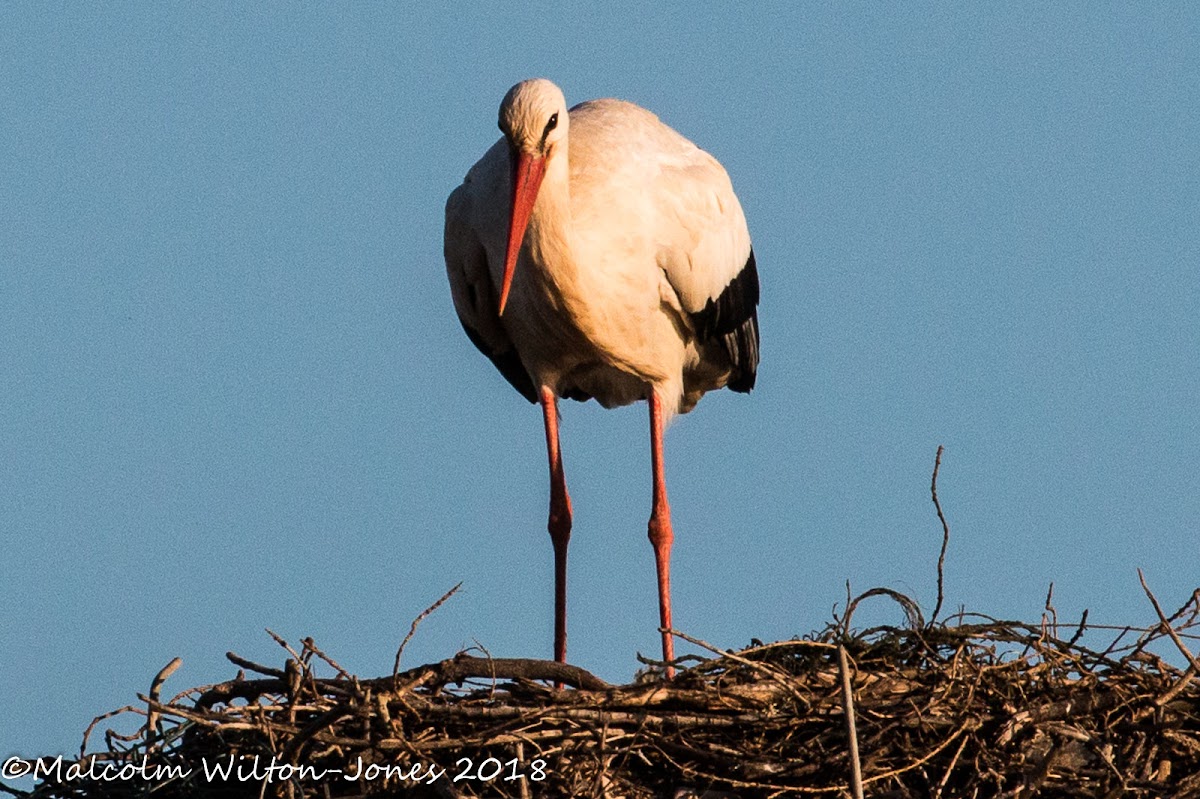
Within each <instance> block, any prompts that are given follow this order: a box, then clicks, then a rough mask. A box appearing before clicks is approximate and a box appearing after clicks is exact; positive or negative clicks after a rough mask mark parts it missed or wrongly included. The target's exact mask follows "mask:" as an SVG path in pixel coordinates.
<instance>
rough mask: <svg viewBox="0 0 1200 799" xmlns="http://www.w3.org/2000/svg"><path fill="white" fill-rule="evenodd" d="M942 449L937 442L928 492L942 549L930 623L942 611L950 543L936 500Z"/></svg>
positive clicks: (942, 514) (940, 509) (942, 515)
mask: <svg viewBox="0 0 1200 799" xmlns="http://www.w3.org/2000/svg"><path fill="white" fill-rule="evenodd" d="M943 449H945V447H943V446H942V445H941V444H938V448H937V456H936V457H935V458H934V459H933V479H932V480H931V481H930V482H929V493H930V494H931V495H932V496H933V507H935V508H936V509H937V515H938V520H939V521H940V522H941V523H942V551H941V552H939V553H938V565H937V588H938V593H937V604H936V605H934V606H933V616H931V617H930V618H929V623H930V624H933V623H934V622H935V621H937V616H938V613H940V612H941V611H942V598H943V593H942V585H943V579H944V575H945V569H946V547H947V546H949V544H950V525H949V524H947V523H946V515H945V514H944V513H942V503H941V502H939V501H938V495H937V476H938V469H939V468H941V465H942V450H943Z"/></svg>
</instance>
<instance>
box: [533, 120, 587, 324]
mask: <svg viewBox="0 0 1200 799" xmlns="http://www.w3.org/2000/svg"><path fill="white" fill-rule="evenodd" d="M568 158H569V154H568V152H567V141H566V139H564V140H562V141H560V142H559V143H558V145H557V146H556V147H555V150H554V152H553V153H552V154H551V155H550V156H549V157H548V158H547V160H546V173H545V176H544V177H543V178H542V185H541V188H540V190H539V191H538V197H537V202H536V203H535V204H534V206H533V213H532V214H530V217H529V228H528V232H527V233H526V236H525V241H526V245H527V246H528V248H529V255H530V261H531V262H532V264H531V266H533V268H535V269H537V270H538V271H539V272H541V273H542V274H541V277H542V279H543V280H546V281H547V282H548V283H549V284H551V285H552V286H553V287H554V289H555V290H556V291H557V293H558V294H559V295H560V296H562V298H563V299H566V300H568V301H569V298H570V297H573V296H574V295H575V294H577V293H578V291H579V286H578V283H579V277H580V268H579V267H580V264H579V263H578V256H579V253H578V252H577V249H576V247H575V246H574V245H575V236H574V225H573V224H572V219H571V169H570V163H569V160H568Z"/></svg>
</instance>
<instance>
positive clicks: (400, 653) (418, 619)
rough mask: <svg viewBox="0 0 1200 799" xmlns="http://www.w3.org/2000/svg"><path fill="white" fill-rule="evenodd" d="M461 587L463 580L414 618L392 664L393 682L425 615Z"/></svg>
mask: <svg viewBox="0 0 1200 799" xmlns="http://www.w3.org/2000/svg"><path fill="white" fill-rule="evenodd" d="M460 588H462V582H459V584H458V585H456V586H454V587H453V588H451V589H450V590H449V591H447V592H446V593H444V594H442V598H441V599H439V600H438V601H437V602H434V603H433V604H432V605H430V606H429V607H427V608H425V610H423V611H421V613H420V615H418V616H417V617H416V618H415V619H413V622H412V626H411V627H409V628H408V635H406V636H404V640H403V641H401V642H400V648H399V649H397V650H396V662H395V663H394V664H392V682H393V683H396V675H398V674H399V673H400V658H401V657H403V656H404V647H406V646H408V642H409V641H411V640H412V637H413V636H414V635H416V633H417V625H418V624H420V623H421V622H422V621H424V620H425V617H426V616H428V615H429V614H430V613H433V612H434V611H435V610H437V609H438V608H440V607H441V606H442V603H443V602H445V601H446V600H447V599H449V598H450V597H452V596H454V595H455V594H457V593H458V589H460Z"/></svg>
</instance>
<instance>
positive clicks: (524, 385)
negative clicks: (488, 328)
mask: <svg viewBox="0 0 1200 799" xmlns="http://www.w3.org/2000/svg"><path fill="white" fill-rule="evenodd" d="M459 321H460V322H461V321H462V320H461V319H460V320H459ZM462 326H463V330H465V331H466V333H467V338H469V339H471V343H472V344H474V345H475V348H476V349H478V350H479V351H480V352H482V353H483V354H484V355H486V356H487V357H488V360H490V361H491V362H492V363H493V364H495V366H496V369H498V370H499V371H500V374H502V375H504V379H505V380H507V381H508V382H509V383H510V384H512V387H513V388H515V389H516V390H517V391H518V392H520V394H521V396H522V397H524V398H525V399H527V400H529V401H530V402H533V403H536V402H537V401H538V396H537V389H536V388H535V387H534V385H533V378H532V377H530V376H529V372H528V371H526V370H525V364H523V363H521V356H519V355H517V351H516V350H515V349H512V348H509V349H507V350H505V351H504V352H492V350H491V349H489V348H488V346H487V344H486V343H485V342H484V340H483V339H482V338H481V337H480V335H479V334H478V333H476V332H475V331H474V330H472V329H471V328H470V327H468V326H467V323H466V322H463V323H462Z"/></svg>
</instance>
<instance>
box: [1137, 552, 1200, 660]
mask: <svg viewBox="0 0 1200 799" xmlns="http://www.w3.org/2000/svg"><path fill="white" fill-rule="evenodd" d="M1137 573H1138V580H1140V581H1141V583H1142V590H1143V591H1145V592H1146V596H1147V597H1149V598H1150V604H1152V605H1154V612H1155V613H1157V614H1158V618H1159V620H1160V621H1162V626H1163V629H1164V630H1166V631H1167V635H1169V636H1171V640H1172V641H1174V642H1175V646H1177V647H1179V651H1180V652H1182V653H1183V656H1184V657H1185V658H1187V661H1188V663H1190V664H1191V667H1192V669H1193V670H1195V671H1197V672H1200V662H1197V660H1196V656H1195V655H1193V654H1192V653H1191V652H1190V651H1189V650H1188V648H1187V647H1186V646H1184V643H1183V640H1182V639H1180V637H1179V634H1178V633H1176V632H1175V628H1174V627H1172V626H1171V623H1170V622H1169V621H1167V616H1166V614H1165V613H1163V609H1162V606H1161V605H1159V604H1158V600H1157V599H1156V598H1155V597H1154V594H1153V593H1152V592H1151V591H1150V586H1148V585H1146V577H1145V575H1143V574H1142V570H1141V569H1138V570H1137Z"/></svg>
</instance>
